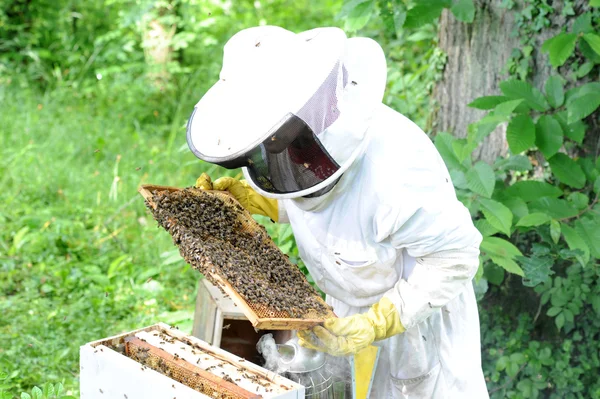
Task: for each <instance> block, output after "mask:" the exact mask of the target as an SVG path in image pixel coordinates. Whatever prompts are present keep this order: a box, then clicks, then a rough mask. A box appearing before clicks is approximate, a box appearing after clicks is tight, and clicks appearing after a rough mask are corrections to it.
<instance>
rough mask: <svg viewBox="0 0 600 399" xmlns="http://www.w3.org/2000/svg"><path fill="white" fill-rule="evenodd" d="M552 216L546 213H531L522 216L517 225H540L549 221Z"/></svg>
mask: <svg viewBox="0 0 600 399" xmlns="http://www.w3.org/2000/svg"><path fill="white" fill-rule="evenodd" d="M550 220H552V218H551V217H550V216H548V215H546V214H545V213H540V212H535V213H530V214H529V215H526V216H524V217H522V218H521V219H520V220H519V223H517V226H523V227H531V226H540V225H542V224H545V223H548V222H549V221H550Z"/></svg>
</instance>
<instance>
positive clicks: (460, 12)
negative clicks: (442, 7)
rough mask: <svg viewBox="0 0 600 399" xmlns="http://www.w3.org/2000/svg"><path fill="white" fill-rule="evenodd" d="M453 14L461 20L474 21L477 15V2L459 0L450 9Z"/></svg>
mask: <svg viewBox="0 0 600 399" xmlns="http://www.w3.org/2000/svg"><path fill="white" fill-rule="evenodd" d="M450 10H451V11H452V14H454V16H455V17H456V19H458V20H459V21H461V22H469V23H471V22H473V18H474V17H475V4H473V0H458V1H457V2H456V3H454V5H453V6H452V8H451V9H450Z"/></svg>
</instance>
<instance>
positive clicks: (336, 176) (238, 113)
mask: <svg viewBox="0 0 600 399" xmlns="http://www.w3.org/2000/svg"><path fill="white" fill-rule="evenodd" d="M385 86H386V62H385V56H384V54H383V51H382V49H381V47H380V46H379V45H378V44H377V43H376V42H375V41H373V40H371V39H367V38H351V39H348V38H347V37H346V35H345V34H344V32H343V31H342V30H340V29H338V28H319V29H313V30H310V31H306V32H302V33H299V34H295V33H292V32H290V31H287V30H285V29H282V28H279V27H275V26H263V27H256V28H250V29H246V30H243V31H241V32H239V33H237V34H236V35H235V36H233V37H232V38H231V39H230V40H229V41H228V42H227V44H226V45H225V48H224V55H223V67H222V70H221V73H220V77H219V81H218V82H217V83H216V84H214V86H212V88H211V89H210V90H209V91H208V92H207V93H206V94H205V95H204V96H203V97H202V99H201V100H200V102H198V104H197V105H196V106H195V108H194V111H193V114H192V116H191V117H190V120H189V123H188V129H187V140H188V144H189V147H190V149H191V150H192V151H193V153H194V154H195V155H196V156H197V157H199V158H200V159H203V160H205V161H207V162H211V163H214V164H218V165H221V166H224V167H226V168H230V169H232V168H239V167H241V168H243V169H242V170H243V174H244V176H245V180H242V181H239V180H236V179H233V178H230V177H222V178H219V179H217V180H216V181H214V182H211V179H210V178H209V177H208V176H207V175H205V174H204V175H202V176H201V177H200V178H199V179H198V181H197V183H196V184H197V186H198V187H202V188H205V189H211V188H213V189H216V190H227V191H229V192H230V193H231V194H232V195H233V196H235V198H237V199H238V200H239V201H240V203H241V204H242V205H243V206H244V207H246V208H247V209H248V210H249V211H250V212H251V213H254V214H262V215H266V216H268V217H270V218H271V219H272V220H274V221H276V222H280V223H281V222H289V223H290V224H291V226H292V229H293V232H294V236H295V238H296V242H297V245H298V249H299V252H300V256H301V257H302V260H303V261H304V263H305V264H306V267H307V268H308V270H309V271H310V273H311V275H312V277H313V278H314V281H315V282H316V284H317V285H318V286H319V288H321V290H323V291H324V292H325V293H326V294H327V303H329V304H330V305H331V306H333V309H334V311H335V313H336V315H337V316H338V317H339V318H337V319H331V320H328V321H326V322H325V323H324V325H323V326H318V327H315V328H313V330H312V331H307V332H300V333H298V334H299V336H300V342H301V344H302V345H303V346H306V347H309V348H314V349H318V350H321V351H325V352H328V353H330V354H333V355H337V356H341V355H349V354H353V353H355V352H356V351H358V350H360V349H362V348H364V347H366V346H368V345H370V344H372V343H374V344H375V345H379V346H381V348H382V350H381V353H380V358H379V363H378V365H377V372H376V376H375V381H374V390H373V391H372V392H371V397H372V398H387V397H391V398H406V397H409V398H469V399H470V398H477V399H478V398H487V397H488V394H487V391H486V385H485V381H484V377H483V373H482V369H481V356H480V337H479V317H478V312H477V304H476V301H475V295H474V291H473V287H472V283H471V280H472V279H473V276H474V275H475V272H476V270H477V268H478V266H479V259H478V255H479V249H478V248H479V243H480V241H481V235H480V234H479V232H478V231H477V230H476V228H475V227H474V226H473V223H472V221H471V218H470V215H469V212H468V211H467V209H466V208H465V207H464V206H463V205H462V204H461V203H460V202H459V201H458V200H457V198H456V194H455V192H454V188H453V186H452V182H451V180H450V176H449V174H448V171H447V169H446V166H445V165H444V162H443V161H442V159H441V157H440V155H439V154H438V152H437V151H436V148H435V147H434V145H433V144H432V142H431V141H430V139H429V138H428V137H427V136H426V135H425V134H424V133H423V132H422V131H421V129H419V127H418V126H416V125H415V124H414V123H413V122H411V121H410V120H409V119H407V118H406V117H404V116H403V115H401V114H399V113H398V112H396V111H394V110H392V109H390V108H389V107H387V106H385V105H383V104H382V98H383V93H384V90H385Z"/></svg>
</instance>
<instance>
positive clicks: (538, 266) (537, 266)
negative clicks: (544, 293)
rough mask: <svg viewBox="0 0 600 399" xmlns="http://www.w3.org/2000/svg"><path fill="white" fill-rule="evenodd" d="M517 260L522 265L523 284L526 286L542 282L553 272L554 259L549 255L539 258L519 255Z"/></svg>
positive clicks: (533, 285)
mask: <svg viewBox="0 0 600 399" xmlns="http://www.w3.org/2000/svg"><path fill="white" fill-rule="evenodd" d="M517 260H518V261H519V262H520V263H521V265H522V266H523V272H524V273H525V277H523V285H524V286H526V287H535V286H536V285H538V284H543V283H545V282H547V281H548V280H549V279H550V276H551V275H553V274H554V271H553V270H552V265H553V263H554V260H553V259H552V258H551V257H549V256H545V257H541V258H536V257H524V256H520V257H518V258H517Z"/></svg>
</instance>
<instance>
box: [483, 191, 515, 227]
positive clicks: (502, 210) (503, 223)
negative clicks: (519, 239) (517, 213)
mask: <svg viewBox="0 0 600 399" xmlns="http://www.w3.org/2000/svg"><path fill="white" fill-rule="evenodd" d="M479 203H480V204H481V211H482V212H483V215H484V216H485V218H486V219H487V220H488V222H490V223H491V225H492V226H494V227H495V228H497V229H498V230H500V231H501V232H503V233H504V234H506V235H507V236H510V228H511V226H512V217H513V215H512V212H511V211H510V209H508V208H507V207H506V206H504V205H503V204H501V203H500V202H497V201H494V200H491V199H485V198H480V199H479Z"/></svg>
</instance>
